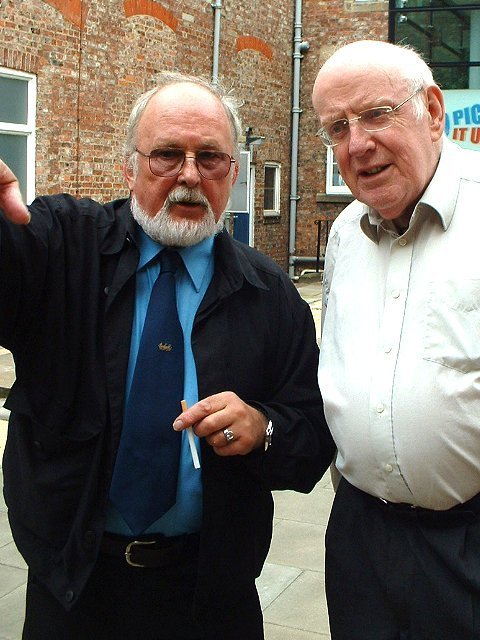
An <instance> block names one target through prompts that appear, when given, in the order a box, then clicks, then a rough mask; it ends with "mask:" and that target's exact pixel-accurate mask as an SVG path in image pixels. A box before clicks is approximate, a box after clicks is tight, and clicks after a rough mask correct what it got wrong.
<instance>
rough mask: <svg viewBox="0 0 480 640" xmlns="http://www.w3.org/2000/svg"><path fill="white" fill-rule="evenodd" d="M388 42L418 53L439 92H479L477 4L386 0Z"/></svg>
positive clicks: (469, 0) (479, 17)
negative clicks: (431, 74)
mask: <svg viewBox="0 0 480 640" xmlns="http://www.w3.org/2000/svg"><path fill="white" fill-rule="evenodd" d="M389 40H390V42H402V43H403V42H405V43H407V44H410V45H412V46H413V47H415V48H416V49H417V51H420V52H421V53H422V54H423V56H424V58H425V59H426V61H427V62H428V63H429V65H430V66H431V67H432V71H433V74H434V77H435V80H436V82H437V83H438V84H439V85H440V86H441V87H442V89H480V2H478V0H477V2H472V0H449V1H448V2H446V1H444V0H390V14H389Z"/></svg>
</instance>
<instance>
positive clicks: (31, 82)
mask: <svg viewBox="0 0 480 640" xmlns="http://www.w3.org/2000/svg"><path fill="white" fill-rule="evenodd" d="M0 76H1V77H3V78H18V79H21V80H22V81H24V82H27V123H26V124H18V123H16V122H15V123H13V122H2V121H0V133H8V134H11V135H18V136H23V137H25V138H26V141H27V158H26V170H27V183H26V185H25V192H26V199H27V203H30V202H31V201H32V200H33V199H34V198H35V143H36V140H35V122H36V104H37V78H36V76H34V75H33V74H31V73H26V72H24V71H16V70H15V69H8V68H6V67H0Z"/></svg>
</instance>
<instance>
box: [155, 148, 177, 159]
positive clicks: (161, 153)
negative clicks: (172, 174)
mask: <svg viewBox="0 0 480 640" xmlns="http://www.w3.org/2000/svg"><path fill="white" fill-rule="evenodd" d="M150 156H151V157H152V158H159V159H160V160H178V159H179V158H181V157H182V156H183V151H180V150H179V149H154V150H153V151H152V152H151V154H150Z"/></svg>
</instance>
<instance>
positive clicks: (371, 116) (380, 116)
mask: <svg viewBox="0 0 480 640" xmlns="http://www.w3.org/2000/svg"><path fill="white" fill-rule="evenodd" d="M390 111H391V110H390V109H388V108H385V107H377V108H376V109H368V110H367V111H363V112H362V116H361V118H362V120H363V122H380V121H382V120H386V119H388V117H389V113H390Z"/></svg>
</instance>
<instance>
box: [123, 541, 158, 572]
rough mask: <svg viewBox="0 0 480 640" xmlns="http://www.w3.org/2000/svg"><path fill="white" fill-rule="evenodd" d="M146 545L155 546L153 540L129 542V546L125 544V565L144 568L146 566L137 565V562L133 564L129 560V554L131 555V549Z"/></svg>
mask: <svg viewBox="0 0 480 640" xmlns="http://www.w3.org/2000/svg"><path fill="white" fill-rule="evenodd" d="M147 544H155V540H133V542H130V543H129V544H127V547H126V549H125V560H126V561H127V564H129V565H130V566H131V567H145V566H146V565H144V564H138V563H137V562H133V560H132V559H131V554H132V547H137V546H141V545H147Z"/></svg>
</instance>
